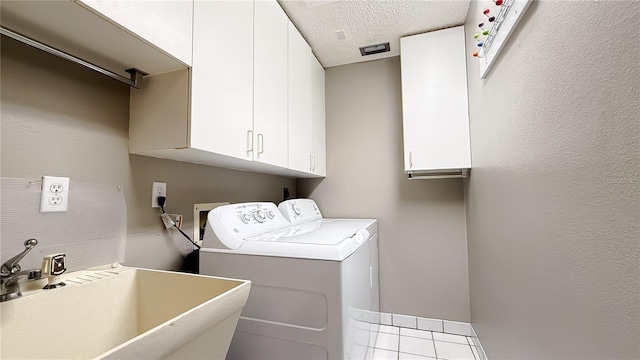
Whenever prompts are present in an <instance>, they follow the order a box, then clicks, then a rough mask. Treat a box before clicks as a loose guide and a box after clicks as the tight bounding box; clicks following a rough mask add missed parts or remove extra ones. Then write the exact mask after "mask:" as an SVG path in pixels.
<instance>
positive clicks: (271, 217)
mask: <svg viewBox="0 0 640 360" xmlns="http://www.w3.org/2000/svg"><path fill="white" fill-rule="evenodd" d="M275 216H276V214H274V213H273V211H271V210H269V211H267V217H268V218H269V219H273V218H274V217H275Z"/></svg>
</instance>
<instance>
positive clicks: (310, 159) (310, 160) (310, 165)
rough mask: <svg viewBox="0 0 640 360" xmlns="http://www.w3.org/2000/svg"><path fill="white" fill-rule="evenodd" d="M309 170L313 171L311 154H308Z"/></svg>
mask: <svg viewBox="0 0 640 360" xmlns="http://www.w3.org/2000/svg"><path fill="white" fill-rule="evenodd" d="M309 171H313V155H311V154H309Z"/></svg>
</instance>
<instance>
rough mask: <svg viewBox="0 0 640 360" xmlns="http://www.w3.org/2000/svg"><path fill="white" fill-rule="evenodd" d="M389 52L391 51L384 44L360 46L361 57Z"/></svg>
mask: <svg viewBox="0 0 640 360" xmlns="http://www.w3.org/2000/svg"><path fill="white" fill-rule="evenodd" d="M389 50H391V48H390V47H389V43H388V42H386V43H382V44H376V45H367V46H362V47H360V54H361V55H362V56H367V55H373V54H379V53H383V52H387V51H389Z"/></svg>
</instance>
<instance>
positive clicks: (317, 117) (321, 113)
mask: <svg viewBox="0 0 640 360" xmlns="http://www.w3.org/2000/svg"><path fill="white" fill-rule="evenodd" d="M311 70H312V73H311V84H312V87H311V94H312V96H311V117H312V131H311V132H312V139H311V147H312V151H311V154H312V159H311V163H312V169H311V170H312V172H313V173H314V174H317V175H320V176H326V175H327V154H326V135H325V109H324V106H325V100H324V68H323V67H322V65H320V63H319V62H318V60H317V59H316V57H315V56H313V55H312V56H311Z"/></svg>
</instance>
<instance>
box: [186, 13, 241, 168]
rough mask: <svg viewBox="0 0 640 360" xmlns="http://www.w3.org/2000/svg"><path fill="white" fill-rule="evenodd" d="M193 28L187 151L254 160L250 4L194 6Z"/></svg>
mask: <svg viewBox="0 0 640 360" xmlns="http://www.w3.org/2000/svg"><path fill="white" fill-rule="evenodd" d="M193 23H194V30H193V68H192V69H191V116H190V120H191V121H190V125H191V126H190V138H191V141H190V144H189V146H191V147H194V148H197V149H201V150H204V151H207V152H212V153H217V154H221V155H226V156H230V157H234V158H240V159H247V160H252V159H253V154H252V152H251V151H250V145H251V144H250V142H251V141H253V140H252V139H250V137H251V135H252V134H251V131H252V130H253V3H252V2H250V1H235V2H223V1H196V2H195V4H194V21H193ZM222 33H224V34H225V36H216V37H215V41H214V38H213V37H212V34H222ZM187 111H188V110H187Z"/></svg>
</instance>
